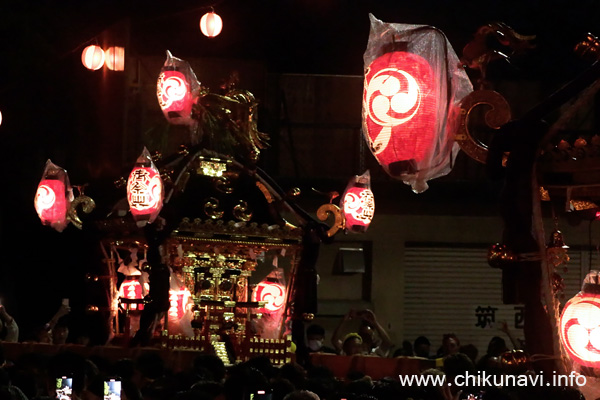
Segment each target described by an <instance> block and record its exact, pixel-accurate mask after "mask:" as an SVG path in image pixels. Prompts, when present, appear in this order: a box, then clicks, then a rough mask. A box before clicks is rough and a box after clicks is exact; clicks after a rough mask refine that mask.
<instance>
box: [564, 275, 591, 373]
mask: <svg viewBox="0 0 600 400" xmlns="http://www.w3.org/2000/svg"><path fill="white" fill-rule="evenodd" d="M599 278H600V272H599V271H590V272H589V273H588V275H587V276H586V277H585V280H584V282H583V285H582V288H581V291H580V292H579V293H578V294H576V295H575V296H574V297H573V298H572V299H571V300H569V301H568V302H567V303H566V304H565V307H564V308H563V311H562V314H561V316H560V340H561V343H562V345H563V347H564V349H565V350H566V351H567V353H568V354H569V356H570V357H571V359H572V360H573V361H575V362H576V363H578V364H580V365H583V366H586V367H592V368H600V281H599Z"/></svg>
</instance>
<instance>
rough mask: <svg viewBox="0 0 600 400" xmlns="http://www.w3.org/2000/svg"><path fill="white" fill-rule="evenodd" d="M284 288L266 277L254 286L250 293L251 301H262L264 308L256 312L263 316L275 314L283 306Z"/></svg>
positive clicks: (274, 280)
mask: <svg viewBox="0 0 600 400" xmlns="http://www.w3.org/2000/svg"><path fill="white" fill-rule="evenodd" d="M285 293H286V290H285V286H283V285H282V284H281V283H280V282H278V281H277V279H274V278H270V277H267V278H265V279H264V280H263V281H261V282H260V283H258V284H257V285H256V287H255V288H254V291H253V292H252V301H264V302H266V304H265V306H264V307H262V308H259V309H258V310H257V311H258V312H261V313H263V314H271V313H276V312H279V311H282V310H283V307H284V306H285Z"/></svg>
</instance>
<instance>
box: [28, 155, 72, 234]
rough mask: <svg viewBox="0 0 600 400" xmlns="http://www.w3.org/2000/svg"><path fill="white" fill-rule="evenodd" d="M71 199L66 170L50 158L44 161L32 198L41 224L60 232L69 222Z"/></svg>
mask: <svg viewBox="0 0 600 400" xmlns="http://www.w3.org/2000/svg"><path fill="white" fill-rule="evenodd" d="M72 201H73V189H72V188H71V185H70V183H69V176H68V175H67V171H66V170H64V169H63V168H61V167H59V166H57V165H56V164H54V163H53V162H52V161H50V160H48V161H46V166H45V167H44V173H43V174H42V179H41V181H40V183H39V184H38V188H37V191H36V193H35V199H34V206H35V210H36V211H37V214H38V216H39V217H40V220H41V221H42V224H44V225H49V226H51V227H52V228H54V229H56V230H57V231H58V232H62V231H63V230H64V229H65V228H66V227H67V225H68V223H69V219H68V210H69V207H70V205H71V202H72Z"/></svg>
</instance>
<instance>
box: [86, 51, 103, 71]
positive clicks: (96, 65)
mask: <svg viewBox="0 0 600 400" xmlns="http://www.w3.org/2000/svg"><path fill="white" fill-rule="evenodd" d="M81 62H82V63H83V66H84V67H86V68H87V69H91V70H94V71H95V70H98V69H100V68H102V66H103V65H104V50H102V48H101V47H100V46H95V45H91V46H88V47H86V48H85V49H83V52H82V53H81Z"/></svg>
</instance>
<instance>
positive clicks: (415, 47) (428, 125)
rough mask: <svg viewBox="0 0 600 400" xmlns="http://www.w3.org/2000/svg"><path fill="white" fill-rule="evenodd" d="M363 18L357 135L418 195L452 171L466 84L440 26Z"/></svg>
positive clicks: (457, 60)
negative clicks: (365, 36)
mask: <svg viewBox="0 0 600 400" xmlns="http://www.w3.org/2000/svg"><path fill="white" fill-rule="evenodd" d="M370 19H371V31H370V34H369V41H368V45H367V50H366V51H365V53H364V67H365V69H364V71H365V73H364V76H365V80H364V91H363V112H362V121H363V124H362V125H363V134H364V136H365V139H366V141H367V143H368V145H369V148H370V149H371V152H372V153H373V155H374V156H375V158H376V159H377V161H378V162H379V164H380V165H381V166H382V167H383V169H384V170H385V171H386V172H387V173H388V174H389V175H390V176H392V177H393V178H396V179H400V180H402V181H403V182H405V183H406V184H409V185H411V187H412V189H413V191H414V192H416V193H420V192H423V191H424V190H426V189H427V187H428V186H427V183H426V182H427V180H429V179H433V178H437V177H439V176H442V175H445V174H447V173H448V172H450V170H451V168H452V164H453V160H454V158H455V157H456V154H457V153H458V151H459V147H458V144H457V143H455V141H454V136H455V133H456V128H457V127H458V126H459V125H458V124H459V122H460V121H459V119H460V118H459V117H460V102H461V100H462V99H463V98H464V97H465V96H466V95H467V94H468V93H470V92H472V91H473V86H472V84H471V82H470V79H469V77H468V76H467V74H466V73H465V71H464V70H463V69H462V68H461V67H460V62H459V59H458V56H457V55H456V53H454V50H453V49H452V46H451V45H450V43H449V41H448V39H447V38H446V36H445V35H444V34H443V33H442V32H441V31H440V30H439V29H436V28H435V27H432V26H425V25H408V24H395V23H384V22H381V21H379V20H377V19H376V18H375V17H373V15H371V16H370Z"/></svg>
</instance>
